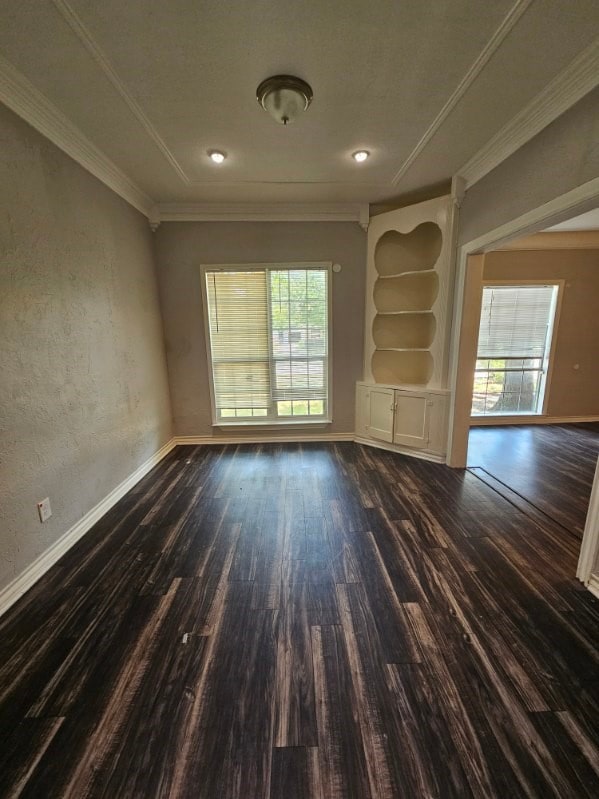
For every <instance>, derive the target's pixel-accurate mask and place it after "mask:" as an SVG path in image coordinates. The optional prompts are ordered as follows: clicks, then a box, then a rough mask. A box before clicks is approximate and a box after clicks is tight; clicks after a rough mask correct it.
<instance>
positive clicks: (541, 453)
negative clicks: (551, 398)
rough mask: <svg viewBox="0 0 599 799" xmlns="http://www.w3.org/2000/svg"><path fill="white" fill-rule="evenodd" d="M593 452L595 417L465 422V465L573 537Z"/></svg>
mask: <svg viewBox="0 0 599 799" xmlns="http://www.w3.org/2000/svg"><path fill="white" fill-rule="evenodd" d="M598 457H599V422H593V423H586V424H567V425H556V424H552V425H507V426H503V425H502V426H497V427H472V428H470V436H469V440H468V467H469V468H475V469H482V470H484V471H485V472H486V473H487V474H488V475H490V476H491V478H495V479H496V480H498V481H500V482H501V483H503V484H504V485H507V486H508V487H509V488H510V489H511V490H512V491H514V492H515V493H517V494H519V495H520V496H521V497H522V498H523V499H524V500H525V501H526V502H528V503H529V504H531V505H532V506H534V507H535V508H537V509H538V510H540V511H541V512H542V513H544V514H545V515H546V516H549V517H550V518H551V519H553V520H554V521H555V522H557V523H558V524H560V525H561V526H562V527H564V528H566V529H567V530H570V531H571V532H573V533H575V534H576V535H578V536H579V537H582V531H583V530H584V523H585V519H586V514H587V509H588V507H589V499H590V496H591V488H592V485H593V477H594V474H595V466H596V464H597V458H598ZM479 476H480V477H481V478H482V479H486V478H485V475H484V474H483V473H482V471H481V472H480V473H479ZM496 488H497V489H498V490H501V487H500V486H499V485H497V486H496Z"/></svg>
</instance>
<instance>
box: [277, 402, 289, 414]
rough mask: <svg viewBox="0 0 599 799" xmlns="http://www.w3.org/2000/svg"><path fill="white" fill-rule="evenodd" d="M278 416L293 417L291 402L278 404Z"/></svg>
mask: <svg viewBox="0 0 599 799" xmlns="http://www.w3.org/2000/svg"><path fill="white" fill-rule="evenodd" d="M277 414H278V415H279V416H291V402H277Z"/></svg>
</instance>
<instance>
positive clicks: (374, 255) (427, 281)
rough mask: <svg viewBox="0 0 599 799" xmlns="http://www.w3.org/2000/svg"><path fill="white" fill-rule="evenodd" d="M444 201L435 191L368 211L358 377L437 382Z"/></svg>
mask: <svg viewBox="0 0 599 799" xmlns="http://www.w3.org/2000/svg"><path fill="white" fill-rule="evenodd" d="M451 209H452V205H451V199H450V198H448V197H442V198H439V199H437V200H430V201H428V202H424V203H419V204H418V205H412V206H409V207H407V208H400V209H398V210H397V211H389V212H388V213H386V214H381V215H380V216H376V217H374V218H373V219H371V222H370V227H369V230H368V239H369V242H368V287H367V294H368V297H367V304H366V317H367V322H366V324H367V328H366V339H367V340H366V364H365V370H364V371H365V377H366V379H371V380H373V381H374V382H376V383H387V384H389V383H390V384H394V385H398V386H401V385H402V384H405V383H409V384H411V385H418V386H421V387H429V388H440V387H442V385H443V382H444V375H445V371H446V338H447V336H446V332H447V331H446V323H447V319H448V315H447V313H448V308H447V305H448V287H449V260H450V259H449V253H450V247H449V237H450V229H449V226H450V218H451Z"/></svg>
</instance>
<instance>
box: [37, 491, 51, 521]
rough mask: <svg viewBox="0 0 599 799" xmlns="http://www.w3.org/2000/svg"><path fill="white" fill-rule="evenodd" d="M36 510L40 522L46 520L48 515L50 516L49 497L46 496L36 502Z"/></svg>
mask: <svg viewBox="0 0 599 799" xmlns="http://www.w3.org/2000/svg"><path fill="white" fill-rule="evenodd" d="M37 512H38V513H39V515H40V522H47V521H48V519H49V518H50V516H52V508H51V507H50V497H46V499H42V501H41V502H38V503H37Z"/></svg>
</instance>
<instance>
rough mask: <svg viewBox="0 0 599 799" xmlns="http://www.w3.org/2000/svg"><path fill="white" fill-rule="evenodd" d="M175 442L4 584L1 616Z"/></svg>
mask: <svg viewBox="0 0 599 799" xmlns="http://www.w3.org/2000/svg"><path fill="white" fill-rule="evenodd" d="M175 446H176V444H175V439H174V438H171V440H170V441H168V442H167V443H166V444H165V445H164V446H163V447H161V448H160V449H159V450H158V452H155V453H154V455H152V456H151V457H150V458H148V460H147V461H145V462H144V463H142V464H141V466H139V467H138V468H137V469H136V470H135V471H134V472H133V473H132V474H130V475H129V477H127V478H126V479H125V480H123V482H122V483H119V485H118V486H116V488H113V490H112V491H111V492H110V494H108V495H107V496H105V497H104V499H103V500H101V501H100V502H98V504H97V505H94V507H93V508H91V510H89V511H88V512H87V513H86V514H85V516H83V517H82V518H81V519H79V521H78V522H76V523H75V524H74V525H73V526H72V527H71V528H70V530H67V531H66V533H63V535H61V536H60V538H59V539H58V540H57V541H55V542H54V543H53V544H52V545H51V546H50V547H48V549H47V550H46V551H45V552H42V554H41V555H40V556H39V557H37V558H36V559H35V560H34V561H33V563H31V564H30V565H29V566H28V567H27V568H26V569H25V571H23V572H21V574H19V575H18V576H17V577H15V579H14V580H12V581H11V582H10V583H9V584H8V585H7V586H5V587H4V588H3V589H2V590H1V591H0V616H2V614H3V613H5V612H6V611H7V610H8V609H9V608H10V607H11V605H13V604H14V603H15V602H16V601H17V599H19V598H20V597H21V596H23V594H24V593H25V592H26V591H28V590H29V589H30V588H31V587H32V586H33V585H34V583H36V582H37V581H38V580H39V579H40V577H42V576H43V575H44V574H45V573H46V572H47V571H48V569H50V568H51V567H52V566H53V565H54V564H55V563H56V562H57V561H58V560H59V559H60V558H61V557H62V556H63V555H64V554H65V552H67V551H68V550H69V549H70V548H71V547H72V546H73V544H75V543H76V542H77V541H79V539H80V538H82V537H83V536H84V535H85V533H87V532H88V530H90V529H91V528H92V527H93V526H94V524H95V523H96V522H97V521H99V520H100V519H101V518H102V516H104V514H105V513H107V512H108V511H109V510H110V509H111V508H112V506H113V505H116V503H117V502H118V501H119V499H121V497H123V496H124V495H125V494H126V493H127V491H130V490H131V489H132V488H133V486H134V485H136V484H137V483H139V481H140V480H141V479H142V477H145V475H146V474H147V473H148V472H149V471H150V469H153V468H154V466H156V464H158V463H160V461H161V460H162V459H163V458H164V457H166V455H168V453H169V452H170V451H171V450H172V449H173V448H174V447H175Z"/></svg>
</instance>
